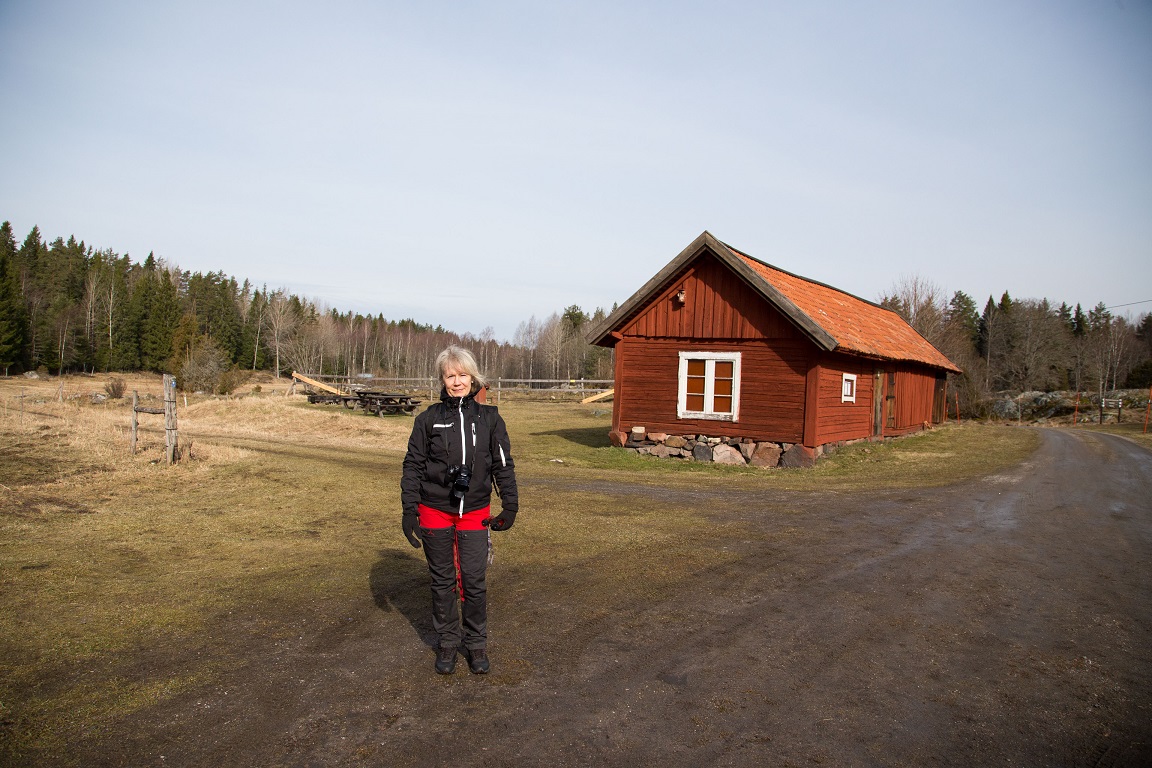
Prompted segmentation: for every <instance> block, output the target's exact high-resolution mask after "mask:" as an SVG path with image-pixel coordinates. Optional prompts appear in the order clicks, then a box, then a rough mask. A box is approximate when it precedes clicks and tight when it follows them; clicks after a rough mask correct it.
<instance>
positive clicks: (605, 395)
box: [580, 389, 616, 403]
mask: <svg viewBox="0 0 1152 768" xmlns="http://www.w3.org/2000/svg"><path fill="white" fill-rule="evenodd" d="M615 394H616V390H615V389H609V390H607V391H605V392H601V393H600V394H598V395H590V396H589V397H586V398H584V399H583V400H581V401H580V402H581V403H595V402H597V401H598V400H606V399H607V398H609V397H612V396H613V395H615Z"/></svg>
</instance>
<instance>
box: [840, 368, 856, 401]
mask: <svg viewBox="0 0 1152 768" xmlns="http://www.w3.org/2000/svg"><path fill="white" fill-rule="evenodd" d="M840 402H842V403H854V402H856V374H854V373H846V374H844V382H843V384H841V389H840Z"/></svg>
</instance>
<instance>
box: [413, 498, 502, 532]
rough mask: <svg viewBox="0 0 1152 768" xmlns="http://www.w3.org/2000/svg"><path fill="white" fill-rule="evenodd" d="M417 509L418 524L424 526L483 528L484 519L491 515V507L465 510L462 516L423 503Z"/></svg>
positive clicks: (470, 529) (467, 529) (472, 529)
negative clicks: (418, 512) (418, 514)
mask: <svg viewBox="0 0 1152 768" xmlns="http://www.w3.org/2000/svg"><path fill="white" fill-rule="evenodd" d="M417 509H418V510H419V511H420V525H422V526H423V527H425V528H452V527H453V526H455V527H456V528H459V529H460V530H462V531H482V530H484V521H485V520H487V519H488V518H489V517H491V513H492V507H484V508H483V509H477V510H475V511H472V512H465V513H464V516H463V517H461V516H460V515H455V514H452V513H451V512H441V511H440V510H438V509H432V507H429V506H426V505H424V504H421V505H420V506H419V507H417Z"/></svg>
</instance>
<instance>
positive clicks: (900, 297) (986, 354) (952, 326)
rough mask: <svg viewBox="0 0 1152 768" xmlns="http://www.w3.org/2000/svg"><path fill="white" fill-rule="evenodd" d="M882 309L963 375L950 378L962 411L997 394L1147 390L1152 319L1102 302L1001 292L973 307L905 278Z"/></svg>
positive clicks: (1151, 377)
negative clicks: (900, 319) (1134, 316)
mask: <svg viewBox="0 0 1152 768" xmlns="http://www.w3.org/2000/svg"><path fill="white" fill-rule="evenodd" d="M880 304H881V305H882V306H885V307H887V308H889V309H892V310H895V311H896V312H898V313H899V314H900V315H902V316H903V317H904V319H905V320H907V321H908V322H909V323H910V324H911V325H912V327H913V328H915V329H916V330H917V331H918V332H919V333H920V334H921V335H922V336H924V338H926V339H927V340H928V341H930V342H932V344H933V345H935V346H936V348H937V349H939V350H940V351H941V352H943V353H944V354H945V355H947V357H948V358H949V359H950V360H952V361H953V362H954V363H956V364H957V365H958V366H959V367H960V368H962V369H964V374H963V375H962V376H959V377H956V378H954V380H953V381H954V385H955V388H956V390H957V392H958V394H959V396H960V398H961V401H962V403H963V404H964V405H965V410H969V411H971V410H974V409H975V410H979V409H978V404H979V403H983V402H987V401H988V399H989V398H990V397H991V396H992V395H993V394H994V393H996V392H1002V391H1012V392H1025V391H1044V392H1052V391H1056V390H1070V391H1076V392H1085V393H1094V394H1096V395H1097V396H1098V397H1103V396H1104V395H1105V393H1107V392H1110V391H1113V390H1116V389H1122V388H1138V387H1139V388H1147V387H1148V386H1152V314H1148V313H1144V314H1142V315H1140V316H1139V317H1138V318H1137V319H1136V320H1132V319H1130V318H1129V317H1126V316H1121V315H1117V314H1115V313H1114V312H1113V311H1112V310H1110V309H1109V308H1108V307H1107V306H1105V305H1104V304H1103V303H1098V304H1096V306H1094V307H1092V308H1091V309H1089V310H1087V311H1085V310H1084V309H1083V308H1082V307H1081V305H1080V304H1076V305H1075V306H1069V305H1068V304H1067V303H1064V302H1061V303H1060V304H1059V305H1056V304H1054V303H1052V302H1050V301H1049V300H1048V299H1013V298H1012V297H1011V296H1009V295H1008V292H1007V291H1005V292H1004V293H1003V294H1002V295H1001V296H1000V299H999V300H996V299H994V298H993V297H992V296H989V297H988V300H987V302H986V303H985V304H984V308H983V310H982V311H981V309H980V308H979V306H978V305H977V303H976V301H975V300H974V299H973V298H972V297H971V296H969V295H968V294H966V293H964V292H963V291H956V292H955V293H953V294H952V295H951V297H949V296H947V294H946V293H945V292H944V291H943V290H942V289H941V288H940V287H939V286H937V285H935V284H934V283H932V282H931V281H929V280H926V279H924V278H921V277H918V276H914V277H910V278H904V279H902V280H900V281H898V282H897V283H896V284H894V285H893V286H892V288H891V289H890V290H889V291H887V292H886V293H885V295H884V296H883V297H882V298H881V300H880Z"/></svg>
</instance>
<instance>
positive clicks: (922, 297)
mask: <svg viewBox="0 0 1152 768" xmlns="http://www.w3.org/2000/svg"><path fill="white" fill-rule="evenodd" d="M880 305H881V306H883V307H886V308H888V309H891V310H893V311H895V312H897V313H898V314H899V315H900V316H901V317H903V318H904V319H905V320H907V321H908V324H909V325H911V326H912V327H913V328H915V329H916V332H917V333H919V334H920V335H921V336H923V337H924V338H925V339H927V340H928V341H929V342H931V343H932V344H933V345H936V346H939V345H940V342H941V341H942V339H943V335H944V318H945V313H946V311H947V309H948V303H947V299H946V298H945V294H944V290H943V289H942V288H941V287H940V286H939V285H937V284H936V283H933V282H932V281H930V280H928V279H926V278H923V277H920V276H919V275H911V276H903V277H901V278H900V279H899V280H897V281H896V282H895V283H893V285H892V288H891V289H890V290H889V292H888V293H886V294H885V295H883V296H882V297H881V298H880Z"/></svg>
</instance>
